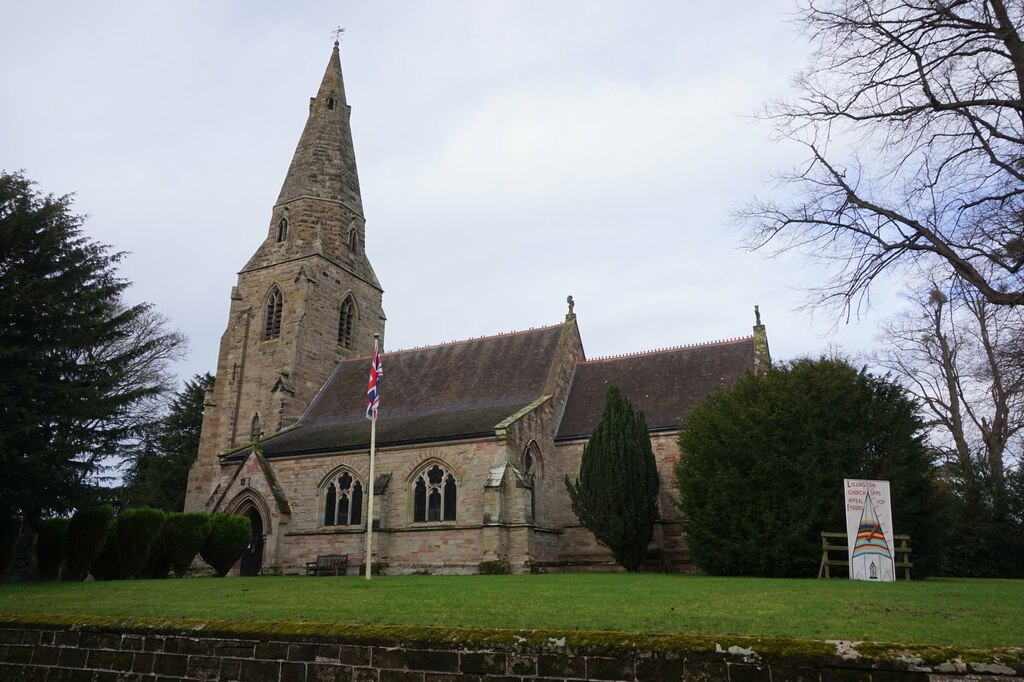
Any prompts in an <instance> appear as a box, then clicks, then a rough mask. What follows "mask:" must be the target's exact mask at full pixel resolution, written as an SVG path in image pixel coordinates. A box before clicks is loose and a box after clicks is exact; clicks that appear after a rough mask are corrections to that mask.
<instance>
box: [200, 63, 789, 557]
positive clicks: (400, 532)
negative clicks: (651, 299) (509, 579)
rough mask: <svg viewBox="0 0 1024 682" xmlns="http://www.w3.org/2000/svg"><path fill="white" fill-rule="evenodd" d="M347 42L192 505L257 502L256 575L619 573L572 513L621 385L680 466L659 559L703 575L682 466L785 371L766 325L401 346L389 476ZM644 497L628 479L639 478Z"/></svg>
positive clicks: (304, 149)
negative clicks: (724, 394)
mask: <svg viewBox="0 0 1024 682" xmlns="http://www.w3.org/2000/svg"><path fill="white" fill-rule="evenodd" d="M349 117H350V107H349V105H348V102H347V100H346V97H345V86H344V82H343V80H342V71H341V60H340V57H339V54H338V44H337V43H335V45H334V50H333V52H332V54H331V57H330V61H329V62H328V65H327V70H326V72H325V73H324V77H323V80H322V82H321V84H320V89H319V90H318V91H317V94H316V97H313V98H312V99H311V100H310V103H309V118H308V120H307V122H306V126H305V129H304V130H303V131H302V136H301V138H300V140H299V143H298V147H297V148H296V150H295V155H294V158H293V159H292V162H291V165H290V166H289V168H288V173H287V176H286V177H285V181H284V186H283V187H282V188H281V194H280V195H279V196H278V198H277V202H276V203H275V204H274V207H273V209H272V211H271V217H270V224H269V227H268V229H267V233H266V235H265V237H264V239H263V241H262V243H261V244H260V245H259V247H258V248H257V249H256V253H255V254H253V256H252V258H250V259H249V262H248V263H246V264H245V266H244V267H243V268H242V270H241V272H240V273H239V274H238V284H237V286H235V287H233V288H232V290H231V308H230V312H229V314H228V323H227V329H226V331H225V332H224V335H223V337H222V338H221V344H220V355H219V359H218V362H217V376H216V382H215V384H214V387H213V389H212V390H211V391H210V392H208V393H207V396H206V407H205V412H204V416H203V427H202V437H201V443H200V447H199V454H198V457H197V459H196V462H195V464H194V465H193V466H192V469H191V472H190V474H189V482H188V492H187V499H186V503H185V508H186V511H208V512H215V511H231V512H236V513H239V514H244V515H247V516H248V517H249V518H250V519H251V521H252V524H253V530H254V542H253V544H252V545H251V546H250V548H249V550H248V551H247V552H246V554H245V555H244V556H243V558H242V560H241V561H240V565H239V567H238V570H239V572H241V573H242V574H256V573H258V572H262V573H264V574H266V573H298V572H302V570H303V565H304V563H305V562H307V561H311V560H314V559H315V558H316V557H317V555H320V554H348V555H349V558H350V567H351V568H350V572H355V570H356V567H357V566H358V565H359V563H360V562H362V561H363V560H364V553H365V549H364V548H365V539H366V535H365V533H366V524H367V518H366V517H367V511H366V510H367V508H368V504H367V503H368V501H369V498H370V495H373V516H374V518H373V524H374V525H373V528H374V532H373V536H372V539H373V543H374V548H373V557H374V561H375V562H380V563H381V564H383V565H384V566H385V572H386V573H390V574H399V573H413V572H429V573H475V572H477V571H478V570H479V567H480V564H481V563H482V562H485V561H503V562H507V564H508V566H509V567H510V568H511V570H512V571H515V572H521V571H527V570H539V571H546V570H586V569H610V568H613V567H614V564H613V562H612V560H611V554H610V552H609V551H608V550H606V549H605V548H603V547H601V546H600V545H598V543H597V542H596V540H595V539H594V537H593V535H591V533H590V532H589V531H588V530H586V529H585V528H583V527H582V526H581V525H580V523H579V520H578V519H577V518H576V516H575V515H574V514H573V512H572V509H571V507H570V503H569V497H568V494H567V492H566V490H565V485H564V479H565V477H566V475H568V476H569V477H570V478H571V479H573V480H575V478H576V476H577V474H578V470H579V463H580V457H581V455H582V453H583V446H584V444H585V443H586V442H587V438H588V437H589V435H590V433H591V432H592V431H593V429H594V426H595V425H596V423H597V421H598V419H599V417H600V415H601V411H602V409H603V407H604V398H605V394H606V392H607V389H608V387H609V386H610V385H612V384H615V385H617V386H618V387H619V388H620V389H621V391H622V392H623V393H624V394H625V395H626V396H628V397H629V398H630V399H631V400H632V402H633V404H634V405H635V406H636V407H638V408H640V409H642V410H643V411H644V413H645V415H646V418H647V424H648V427H649V428H650V432H651V441H652V445H653V448H654V453H655V456H656V458H657V461H658V468H659V471H660V474H661V482H662V493H661V499H660V500H659V507H660V514H661V518H660V519H659V521H658V523H657V524H656V527H655V536H654V540H653V542H652V549H655V550H658V551H652V552H651V553H650V556H651V558H652V568H655V567H656V568H658V569H660V570H687V569H688V568H689V563H688V555H687V552H686V542H685V538H684V537H683V535H682V532H681V530H680V528H679V525H678V523H677V518H678V517H677V511H676V507H675V504H674V501H673V485H672V474H673V466H674V463H675V462H676V461H677V460H678V458H679V452H678V447H677V445H676V436H677V434H678V431H679V428H680V426H681V424H682V422H683V420H684V419H685V417H686V415H687V413H688V412H689V410H690V409H691V408H692V407H693V405H694V404H695V403H696V402H697V401H699V400H700V399H701V397H703V396H704V395H706V394H707V393H708V392H710V391H713V390H715V389H716V388H718V387H721V386H726V385H729V384H731V383H732V382H734V381H736V380H737V379H738V378H739V377H740V376H742V375H743V374H744V373H746V372H758V371H762V370H763V369H765V368H767V367H768V363H769V362H770V360H769V354H768V341H767V336H766V332H765V328H764V326H763V325H761V323H760V320H759V319H758V320H757V321H756V322H757V323H756V324H755V326H754V327H753V333H752V334H751V335H749V336H744V337H742V338H737V339H732V340H728V341H718V342H711V343H704V344H697V345H691V346H683V347H678V348H671V349H665V350H658V351H652V352H642V353H636V354H632V355H626V356H619V357H613V358H604V359H592V360H588V359H587V358H586V356H585V354H584V350H583V343H582V340H581V339H580V333H579V329H578V328H577V325H576V316H575V314H574V312H573V307H572V301H571V298H570V300H569V308H568V313H567V315H566V316H565V319H564V320H560V321H557V322H556V323H555V324H551V325H549V326H545V327H541V328H539V329H531V330H529V331H520V332H511V333H507V334H500V335H497V336H490V337H485V338H476V339H471V340H467V341H460V342H454V343H446V344H442V345H438V346H432V347H426V348H417V349H414V350H396V351H393V352H391V351H387V352H385V353H384V355H383V366H384V379H383V383H382V387H381V394H382V397H381V416H380V419H379V421H378V422H377V441H376V442H377V450H376V476H375V480H373V481H370V480H369V440H370V422H369V421H367V419H366V417H365V408H366V384H367V378H368V375H369V368H370V355H371V353H372V350H373V345H374V335H379V337H380V339H381V341H382V343H383V339H384V326H385V316H384V310H383V307H382V294H383V289H382V287H381V284H380V282H379V281H378V279H377V276H376V275H375V274H374V271H373V267H372V266H371V264H370V261H369V259H368V258H367V255H366V250H365V244H366V223H365V219H364V214H363V206H362V200H361V198H360V192H359V178H358V175H357V172H356V161H355V153H354V151H353V144H352V134H351V129H350V127H349ZM624 494H626V491H624Z"/></svg>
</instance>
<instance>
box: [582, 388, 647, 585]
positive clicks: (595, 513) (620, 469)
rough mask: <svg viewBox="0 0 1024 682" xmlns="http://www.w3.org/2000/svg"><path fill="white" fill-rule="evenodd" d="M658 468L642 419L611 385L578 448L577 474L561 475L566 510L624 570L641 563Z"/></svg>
mask: <svg viewBox="0 0 1024 682" xmlns="http://www.w3.org/2000/svg"><path fill="white" fill-rule="evenodd" d="M658 486H659V480H658V467H657V464H656V463H655V461H654V451H653V450H652V449H651V437H650V434H649V433H648V431H647V420H646V419H644V414H643V412H641V411H640V410H634V409H633V405H632V404H631V403H630V402H629V399H628V398H625V397H623V396H622V394H621V393H619V389H618V387H616V386H611V387H610V388H609V389H608V395H607V397H606V398H605V405H604V412H603V413H602V414H601V419H600V421H599V422H598V423H597V426H596V427H595V428H594V433H593V434H592V435H591V436H590V440H589V441H588V442H587V444H586V445H585V446H584V447H583V458H582V459H581V460H580V475H579V478H577V479H576V483H575V484H573V483H571V482H570V481H569V477H568V476H566V477H565V487H566V488H567V489H568V491H569V497H570V498H571V499H572V510H573V512H574V513H575V514H576V516H577V517H579V519H580V522H581V523H582V524H583V525H584V526H586V527H587V529H588V530H590V532H591V533H593V534H594V537H595V538H597V541H598V542H600V543H601V544H602V545H604V546H605V547H607V548H608V549H610V550H611V551H612V555H613V556H614V557H615V561H617V562H618V563H619V564H620V565H621V566H622V567H623V568H625V569H626V570H627V571H635V570H637V569H638V568H639V567H640V563H641V562H642V561H643V558H644V553H645V552H646V551H647V545H649V544H650V542H651V538H652V537H653V535H654V521H655V519H657V518H658Z"/></svg>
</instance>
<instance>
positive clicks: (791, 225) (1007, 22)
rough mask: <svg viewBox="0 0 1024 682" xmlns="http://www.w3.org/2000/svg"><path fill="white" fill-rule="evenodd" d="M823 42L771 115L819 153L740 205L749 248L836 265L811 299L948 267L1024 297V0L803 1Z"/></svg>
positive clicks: (847, 295) (804, 19)
mask: <svg viewBox="0 0 1024 682" xmlns="http://www.w3.org/2000/svg"><path fill="white" fill-rule="evenodd" d="M797 21H798V22H800V23H801V24H802V25H804V26H805V27H806V31H807V32H808V34H809V35H810V37H811V39H812V41H813V45H814V53H813V57H812V63H811V66H810V67H809V68H808V69H807V70H805V71H803V72H802V73H800V74H799V75H798V76H797V77H796V78H795V86H796V90H797V94H796V95H795V96H794V97H793V98H792V99H790V100H788V101H781V102H775V103H772V104H770V105H769V106H768V107H767V108H766V111H765V114H764V115H765V117H766V118H768V119H769V120H771V121H773V122H774V123H775V125H776V132H777V134H778V135H779V136H780V137H782V138H788V139H792V140H796V141H798V142H800V143H802V144H804V145H805V146H806V148H807V151H808V161H807V162H806V164H804V165H803V166H802V167H800V168H797V169H794V170H792V171H790V172H788V173H786V174H783V175H782V176H781V177H780V181H781V183H782V185H783V187H784V188H785V189H789V190H792V193H788V192H787V196H788V197H789V198H788V199H785V200H781V199H780V200H779V201H772V200H755V201H754V202H753V203H752V204H751V205H749V206H748V207H746V208H745V209H743V210H741V211H740V213H739V218H740V220H741V222H743V223H744V224H745V225H747V226H748V228H749V232H748V239H747V244H748V246H749V247H750V248H753V249H761V248H768V249H769V250H775V251H776V252H779V251H786V250H790V249H800V250H803V251H805V252H806V253H807V255H808V257H810V258H812V259H818V260H821V261H824V262H825V263H827V264H828V265H829V266H830V267H831V272H832V276H831V279H829V280H828V281H826V282H824V283H823V284H822V285H821V286H820V287H819V288H818V289H817V290H816V292H817V294H816V295H815V297H814V298H813V299H812V301H811V303H812V304H817V305H821V304H826V305H838V306H839V307H841V308H843V309H844V310H845V311H846V314H847V315H849V314H850V312H851V311H852V310H853V309H854V308H855V307H859V306H860V305H861V304H862V303H863V302H864V300H865V296H866V295H867V294H868V292H869V290H870V286H871V284H872V282H874V281H875V280H876V278H878V277H879V276H880V275H882V274H883V273H886V272H891V271H895V270H899V269H901V268H903V267H906V266H911V267H920V268H923V269H928V270H930V269H933V268H935V267H940V268H942V269H943V270H944V271H945V272H946V273H949V274H951V275H955V276H957V277H959V278H960V279H961V280H962V281H964V282H966V283H967V284H969V285H970V286H971V287H973V288H974V289H976V290H977V291H978V292H979V293H980V294H981V296H982V297H983V298H984V299H985V300H986V301H988V302H989V303H991V304H996V305H1008V306H1021V305H1024V271H1022V267H1024V42H1022V40H1021V35H1020V27H1021V26H1022V24H1024V0H804V2H803V3H802V5H801V7H800V9H799V11H798V14H797Z"/></svg>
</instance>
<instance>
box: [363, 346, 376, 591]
mask: <svg viewBox="0 0 1024 682" xmlns="http://www.w3.org/2000/svg"><path fill="white" fill-rule="evenodd" d="M378 338H379V335H378V334H374V335H373V358H374V360H373V361H374V363H376V361H377V343H378ZM376 449H377V414H376V412H375V413H374V415H373V419H371V420H370V485H369V488H370V499H369V500H368V501H367V503H366V517H367V518H366V561H365V563H366V579H367V580H369V579H370V573H371V567H372V565H373V492H374V490H373V488H374V485H375V476H374V470H373V469H374V467H373V464H374V462H373V460H374V454H375V451H376Z"/></svg>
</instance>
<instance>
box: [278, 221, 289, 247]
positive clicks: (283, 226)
mask: <svg viewBox="0 0 1024 682" xmlns="http://www.w3.org/2000/svg"><path fill="white" fill-rule="evenodd" d="M285 239H288V218H285V217H282V218H281V219H280V220H278V221H277V241H279V242H283V241H284V240H285Z"/></svg>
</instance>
